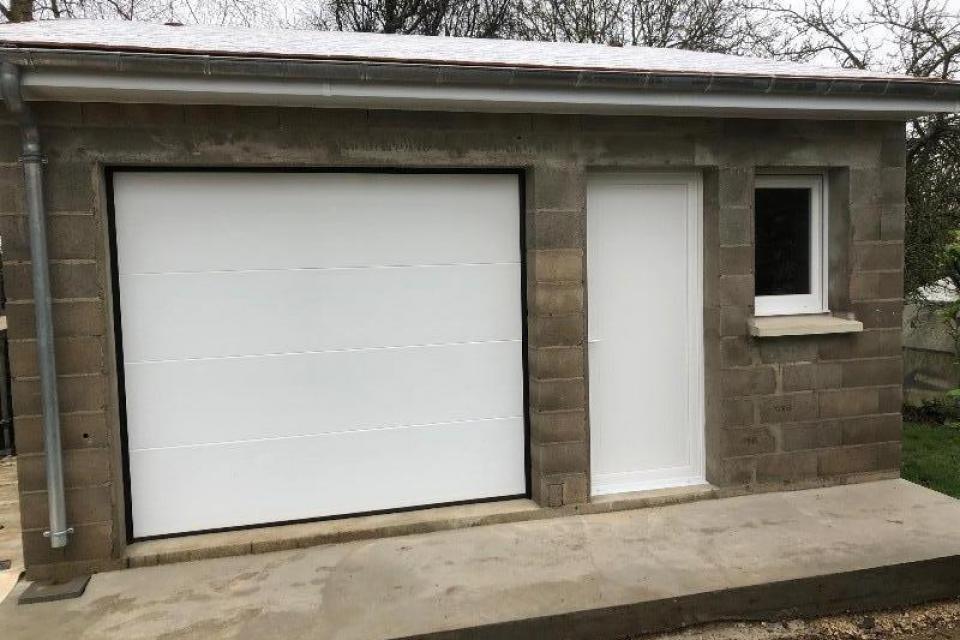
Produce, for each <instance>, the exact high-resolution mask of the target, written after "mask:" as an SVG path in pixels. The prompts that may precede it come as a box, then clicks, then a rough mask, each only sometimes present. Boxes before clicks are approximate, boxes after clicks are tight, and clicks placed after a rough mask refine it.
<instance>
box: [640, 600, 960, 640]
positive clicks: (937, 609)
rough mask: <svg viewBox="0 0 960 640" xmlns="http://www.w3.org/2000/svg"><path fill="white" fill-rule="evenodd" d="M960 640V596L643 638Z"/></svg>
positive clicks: (718, 626)
mask: <svg viewBox="0 0 960 640" xmlns="http://www.w3.org/2000/svg"><path fill="white" fill-rule="evenodd" d="M887 638H890V639H893V640H960V599H957V600H946V601H941V602H934V603H930V604H926V605H921V606H917V607H910V608H907V609H896V610H891V611H877V612H873V613H869V614H858V615H840V616H829V617H825V618H815V619H812V620H788V621H784V622H734V623H723V624H712V625H705V626H702V627H696V628H693V629H687V630H685V631H681V632H675V633H667V634H657V635H649V636H644V637H643V638H642V640H821V639H822V640H886V639H887ZM637 640H641V639H639V638H638V639H637Z"/></svg>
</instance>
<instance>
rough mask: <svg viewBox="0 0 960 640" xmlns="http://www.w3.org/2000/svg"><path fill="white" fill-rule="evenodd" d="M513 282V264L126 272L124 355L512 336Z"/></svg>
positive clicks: (516, 272) (134, 358) (161, 356)
mask: <svg viewBox="0 0 960 640" xmlns="http://www.w3.org/2000/svg"><path fill="white" fill-rule="evenodd" d="M519 283H520V265H519V264H500V265H484V266H470V267H462V266H436V267H403V268H389V269H321V270H294V271H289V270H283V271H244V272H218V273H193V274H179V275H137V276H122V277H121V279H120V294H121V301H120V303H121V308H122V309H124V310H130V311H129V312H125V313H124V316H123V321H124V329H125V336H124V359H125V360H126V361H127V362H141V361H147V360H178V359H185V358H205V357H219V356H239V355H257V354H279V353H291V352H301V351H324V350H332V349H351V348H362V347H386V346H406V345H423V344H436V343H456V342H471V341H485V340H509V339H517V340H518V339H520V337H521V332H522V326H521V321H522V320H521V317H520V314H519V313H517V308H518V307H519V304H520V302H519V291H518V288H519ZM511 299H514V300H515V304H513V305H505V304H503V302H504V301H505V300H511ZM174 300H175V301H177V303H176V305H175V306H174V305H172V304H171V301H174ZM160 317H162V318H164V322H163V330H162V331H156V330H153V326H154V324H155V323H156V319H157V318H160ZM225 329H228V330H225Z"/></svg>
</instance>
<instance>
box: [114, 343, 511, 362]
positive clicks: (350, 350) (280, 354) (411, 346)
mask: <svg viewBox="0 0 960 640" xmlns="http://www.w3.org/2000/svg"><path fill="white" fill-rule="evenodd" d="M521 341H522V340H521V338H505V339H503V340H474V341H467V342H437V343H429V344H406V345H389V346H383V347H348V348H344V349H321V350H319V351H281V352H276V353H247V354H242V355H229V356H201V357H196V358H167V359H160V360H124V364H169V363H174V362H202V361H205V360H242V359H245V358H282V357H284V356H311V355H323V354H325V353H355V352H362V351H387V350H391V349H430V348H437V347H464V346H469V345H478V344H510V343H514V342H521Z"/></svg>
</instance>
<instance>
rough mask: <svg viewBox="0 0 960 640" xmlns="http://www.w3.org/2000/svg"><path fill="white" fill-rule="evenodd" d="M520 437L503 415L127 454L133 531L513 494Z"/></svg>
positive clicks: (520, 487)
mask: <svg viewBox="0 0 960 640" xmlns="http://www.w3.org/2000/svg"><path fill="white" fill-rule="evenodd" d="M522 437H523V421H522V419H521V418H510V419H503V420H485V421H479V422H465V423H459V424H455V425H442V426H429V427H420V428H416V429H398V430H386V431H380V432H352V433H348V434H338V435H325V436H316V437H307V438H291V439H282V440H273V441H267V442H248V443H235V444H230V445H219V446H214V447H183V448H178V449H161V450H150V451H139V452H133V453H132V454H131V472H132V478H131V481H132V486H133V489H134V491H135V492H136V495H137V496H138V498H139V500H137V501H134V503H133V522H134V527H135V530H134V534H135V535H136V536H137V537H147V536H154V535H162V534H165V533H169V532H170V531H171V530H172V531H201V530H204V529H216V528H223V527H235V526H242V525H247V524H254V523H259V522H269V521H284V520H298V519H304V518H316V517H322V516H325V515H336V514H343V513H359V512H364V511H376V510H381V509H394V508H402V507H411V506H416V505H421V504H437V503H444V502H457V501H462V500H473V499H478V498H484V497H495V496H506V495H517V494H521V493H523V491H524V483H525V480H524V475H523V464H524V462H523V453H522V452H523V442H522ZM290 469H298V470H300V472H299V473H295V474H291V473H290V472H289V470H290ZM238 470H242V473H238ZM480 477H482V478H484V479H485V481H484V483H483V487H484V489H483V491H482V492H481V493H480V494H478V493H477V489H476V486H477V478H480Z"/></svg>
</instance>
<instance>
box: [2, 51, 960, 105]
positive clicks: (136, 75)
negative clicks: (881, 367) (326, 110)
mask: <svg viewBox="0 0 960 640" xmlns="http://www.w3.org/2000/svg"><path fill="white" fill-rule="evenodd" d="M0 55H2V56H3V58H4V59H6V60H9V61H12V62H14V63H15V64H18V65H20V66H22V68H23V70H24V76H23V95H24V98H25V99H27V100H60V101H108V102H166V103H194V104H249V105H275V106H282V105H291V106H321V107H322V106H334V107H335V106H352V107H362V106H367V107H371V108H406V109H450V110H464V111H466V110H470V111H543V112H567V113H667V114H669V113H677V112H678V111H680V110H682V111H683V112H685V113H705V114H715V115H722V114H737V113H747V114H763V113H768V114H777V115H785V114H790V113H808V114H812V115H825V114H834V115H839V116H840V117H844V116H857V115H860V114H868V115H869V114H873V115H874V116H876V117H903V116H910V115H916V114H920V113H934V112H956V111H960V83H953V82H934V81H923V80H916V81H914V80H910V79H903V80H900V79H890V78H864V79H850V78H816V77H811V78H801V77H782V76H759V75H754V76H749V75H745V76H732V75H723V74H709V73H691V74H683V73H669V72H653V71H636V72H624V71H614V70H577V69H561V68H557V69H554V68H529V67H497V66H483V65H461V64H436V63H429V64H428V63H419V62H410V63H398V62H377V61H356V60H353V61H345V60H317V59H307V60H305V59H293V58H269V57H238V56H216V55H202V54H195V55H188V54H170V53H143V52H115V51H111V52H106V51H91V50H77V49H42V48H32V49H31V48H10V47H7V48H0Z"/></svg>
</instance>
